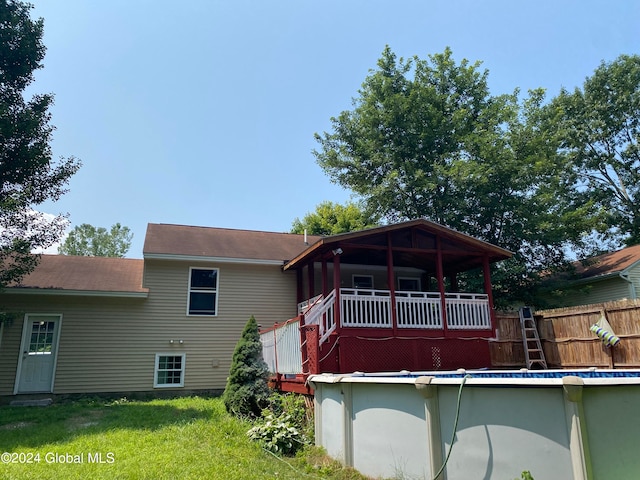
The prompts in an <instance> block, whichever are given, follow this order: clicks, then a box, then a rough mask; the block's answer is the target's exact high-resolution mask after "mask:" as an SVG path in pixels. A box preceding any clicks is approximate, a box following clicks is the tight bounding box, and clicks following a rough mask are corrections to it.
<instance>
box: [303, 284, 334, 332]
mask: <svg viewBox="0 0 640 480" xmlns="http://www.w3.org/2000/svg"><path fill="white" fill-rule="evenodd" d="M319 297H321V298H320V299H318V297H314V298H315V299H316V300H315V301H314V302H313V303H312V306H311V307H310V308H309V309H308V310H307V312H306V313H305V324H306V325H318V330H319V332H318V336H319V344H320V345H322V344H323V343H324V342H325V341H326V340H327V338H329V335H331V334H332V333H333V332H334V331H335V329H336V315H335V304H336V291H335V290H332V291H331V293H330V294H329V295H327V296H326V297H324V298H322V295H319Z"/></svg>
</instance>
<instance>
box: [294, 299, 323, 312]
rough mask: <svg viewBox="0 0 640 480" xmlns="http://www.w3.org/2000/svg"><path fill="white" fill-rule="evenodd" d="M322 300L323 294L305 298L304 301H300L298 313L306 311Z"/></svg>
mask: <svg viewBox="0 0 640 480" xmlns="http://www.w3.org/2000/svg"><path fill="white" fill-rule="evenodd" d="M320 300H322V294H320V295H316V296H315V297H313V298H310V299H308V300H305V301H304V302H300V303H299V304H298V315H300V314H301V313H305V312H306V311H307V310H308V309H310V308H312V307H313V306H314V305H315V304H316V303H317V302H318V301H320Z"/></svg>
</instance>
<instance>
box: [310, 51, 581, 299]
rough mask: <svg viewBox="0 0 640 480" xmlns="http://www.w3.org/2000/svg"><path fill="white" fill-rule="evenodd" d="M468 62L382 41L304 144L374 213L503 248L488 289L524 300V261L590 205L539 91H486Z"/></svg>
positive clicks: (566, 240)
mask: <svg viewBox="0 0 640 480" xmlns="http://www.w3.org/2000/svg"><path fill="white" fill-rule="evenodd" d="M479 67H480V64H479V63H475V64H470V63H469V62H468V61H466V60H463V61H461V62H460V63H456V62H455V61H454V59H453V56H452V52H451V50H449V49H446V50H445V51H444V53H442V54H436V55H432V56H430V57H429V59H428V60H421V59H419V58H417V57H413V58H411V59H409V60H404V59H402V58H400V59H399V60H398V59H397V58H396V56H395V55H394V54H393V52H391V50H390V49H389V48H388V47H387V48H386V49H385V50H384V52H383V54H382V57H381V58H380V60H379V61H378V68H377V70H374V71H371V72H370V74H369V75H368V76H367V78H366V79H365V81H364V83H363V85H362V88H361V89H360V91H359V96H358V97H357V98H356V99H354V100H353V109H352V110H351V111H345V112H342V113H341V114H340V115H339V116H338V117H337V118H332V119H331V121H332V127H333V131H332V132H330V133H326V132H325V133H324V134H323V135H318V134H316V140H317V141H318V143H319V144H320V149H319V150H317V151H315V152H314V153H315V155H316V158H317V160H318V163H319V164H320V166H321V167H322V168H323V169H324V171H325V172H326V173H327V174H328V175H329V176H330V177H331V179H332V180H333V181H335V182H336V183H338V184H340V185H342V186H343V187H346V188H351V189H352V190H353V191H354V192H356V193H357V194H358V195H360V196H361V197H362V199H363V200H364V202H365V204H366V206H367V208H368V209H370V210H372V211H376V212H378V213H379V214H380V215H381V216H382V217H383V218H385V219H388V220H391V221H395V220H404V219H411V218H419V217H427V218H429V219H431V220H433V221H436V222H438V223H441V224H443V225H446V226H448V227H452V228H455V229H457V230H459V231H461V232H464V233H467V234H469V235H473V236H475V237H477V238H480V239H482V240H485V241H488V242H491V243H495V244H497V245H500V246H502V247H504V248H507V249H509V250H511V251H513V252H515V255H514V257H513V258H512V259H511V260H509V261H507V262H503V263H502V264H501V265H500V266H498V267H497V270H496V274H495V275H494V280H495V283H496V287H497V290H498V295H497V298H498V299H502V300H504V301H505V302H506V303H508V302H510V301H515V300H518V299H519V300H525V301H526V300H529V296H530V293H531V288H532V286H533V284H534V282H535V280H536V272H537V271H539V270H541V269H543V268H548V267H549V266H551V265H557V264H560V263H562V262H563V261H564V256H565V250H566V247H567V246H569V245H571V244H573V243H575V242H580V241H581V240H582V238H583V232H584V231H585V230H588V229H590V228H591V224H592V223H591V222H592V213H593V212H592V210H593V205H592V204H590V203H589V202H587V201H585V200H584V198H583V197H580V196H578V195H573V193H572V192H573V191H572V190H571V188H570V187H571V182H570V181H569V179H567V178H566V177H564V176H563V171H564V169H565V167H564V164H563V162H564V161H565V159H564V157H562V156H561V155H559V154H558V139H557V138H556V136H555V135H553V134H550V133H549V131H548V129H547V123H548V122H549V119H548V116H547V114H546V111H545V110H544V108H543V103H544V92H543V91H542V90H536V91H532V92H529V95H528V97H526V98H525V99H523V100H521V99H520V95H519V92H518V91H517V90H516V91H515V92H514V93H513V94H511V95H500V96H491V95H490V92H489V89H488V86H487V77H488V72H487V71H486V70H485V71H481V70H480V69H479Z"/></svg>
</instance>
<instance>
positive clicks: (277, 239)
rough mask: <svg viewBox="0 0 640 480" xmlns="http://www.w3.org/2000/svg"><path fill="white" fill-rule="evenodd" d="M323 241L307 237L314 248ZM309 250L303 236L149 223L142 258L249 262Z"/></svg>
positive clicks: (284, 258) (290, 257) (278, 258)
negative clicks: (314, 244) (189, 258)
mask: <svg viewBox="0 0 640 480" xmlns="http://www.w3.org/2000/svg"><path fill="white" fill-rule="evenodd" d="M320 238H322V237H319V236H315V235H309V236H308V238H307V243H308V244H309V245H310V244H313V243H314V242H316V241H317V240H319V239H320ZM306 248H308V245H306V244H305V243H304V235H298V234H293V233H274V232H260V231H254V230H234V229H229V228H212V227H192V226H186V225H167V224H157V223H150V224H149V225H148V226H147V235H146V237H145V241H144V248H143V253H144V256H145V257H149V256H154V255H164V256H173V255H175V256H194V257H215V258H233V259H250V260H273V261H279V262H283V261H285V260H290V259H292V258H294V257H295V256H296V255H298V254H299V253H300V252H302V251H303V250H304V249H306Z"/></svg>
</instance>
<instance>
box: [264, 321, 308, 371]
mask: <svg viewBox="0 0 640 480" xmlns="http://www.w3.org/2000/svg"><path fill="white" fill-rule="evenodd" d="M260 341H261V342H262V357H263V358H264V361H265V363H266V364H267V367H269V371H270V372H272V373H284V374H287V373H291V374H295V373H302V352H301V350H300V319H299V318H295V319H292V320H289V321H287V322H285V323H283V324H281V325H276V326H275V327H274V328H272V329H270V330H267V331H265V332H262V333H261V334H260Z"/></svg>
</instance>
